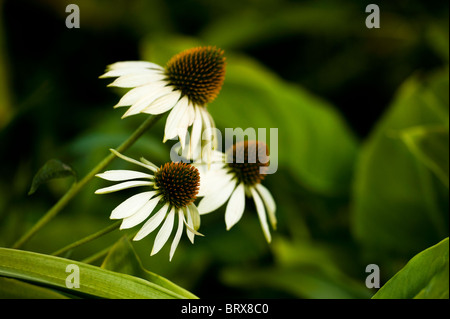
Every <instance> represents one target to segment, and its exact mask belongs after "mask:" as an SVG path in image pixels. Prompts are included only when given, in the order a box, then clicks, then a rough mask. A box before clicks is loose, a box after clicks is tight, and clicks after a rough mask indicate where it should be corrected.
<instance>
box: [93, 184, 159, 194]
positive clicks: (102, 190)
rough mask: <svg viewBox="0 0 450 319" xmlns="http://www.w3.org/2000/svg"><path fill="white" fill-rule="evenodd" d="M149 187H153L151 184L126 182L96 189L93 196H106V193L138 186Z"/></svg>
mask: <svg viewBox="0 0 450 319" xmlns="http://www.w3.org/2000/svg"><path fill="white" fill-rule="evenodd" d="M150 185H153V182H149V181H128V182H123V183H119V184H116V185H113V186H108V187H104V188H100V189H97V190H96V191H95V194H108V193H112V192H117V191H121V190H124V189H127V188H132V187H138V186H150Z"/></svg>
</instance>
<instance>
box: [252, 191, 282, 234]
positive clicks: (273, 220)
mask: <svg viewBox="0 0 450 319" xmlns="http://www.w3.org/2000/svg"><path fill="white" fill-rule="evenodd" d="M256 190H257V191H258V192H259V194H260V195H261V198H262V200H263V202H264V204H265V205H266V208H267V214H268V215H269V220H270V224H271V225H272V227H273V228H274V229H276V228H277V217H276V216H275V211H276V209H277V206H276V204H275V200H274V199H273V197H272V194H271V193H270V192H269V190H268V189H267V188H265V187H264V186H263V185H262V184H256Z"/></svg>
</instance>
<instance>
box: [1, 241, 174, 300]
mask: <svg viewBox="0 0 450 319" xmlns="http://www.w3.org/2000/svg"><path fill="white" fill-rule="evenodd" d="M68 265H75V266H77V267H78V268H79V282H80V287H79V288H72V289H69V288H67V286H66V279H67V277H68V276H69V275H70V273H71V272H66V267H67V266H68ZM0 276H5V277H11V278H15V279H22V280H27V281H30V282H32V283H36V284H39V285H46V286H50V287H51V288H54V289H57V290H60V291H68V292H69V293H71V294H79V295H81V296H85V297H99V298H111V299H146V298H150V299H172V298H181V297H182V296H180V295H179V294H177V293H175V292H173V291H170V290H168V289H166V288H164V287H161V286H159V285H157V284H154V283H152V282H149V281H147V280H144V279H141V278H137V277H133V276H130V275H127V274H120V273H116V272H113V271H110V270H106V269H102V268H100V267H96V266H92V265H88V264H85V263H82V262H78V261H73V260H70V259H65V258H60V257H54V256H48V255H44V254H38V253H34V252H29V251H22V250H15V249H9V248H0Z"/></svg>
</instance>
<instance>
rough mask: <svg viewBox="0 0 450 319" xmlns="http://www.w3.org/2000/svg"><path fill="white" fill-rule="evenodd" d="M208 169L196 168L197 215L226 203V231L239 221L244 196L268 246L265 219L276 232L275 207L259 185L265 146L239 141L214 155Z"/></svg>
mask: <svg viewBox="0 0 450 319" xmlns="http://www.w3.org/2000/svg"><path fill="white" fill-rule="evenodd" d="M213 163H214V164H213V165H212V166H211V168H210V169H206V168H204V167H202V165H200V166H199V168H200V169H202V168H203V170H202V171H201V176H202V177H201V178H202V185H201V187H200V192H199V196H203V198H202V200H201V201H200V202H199V204H198V210H199V213H200V215H203V214H207V213H210V212H212V211H214V210H216V209H218V208H219V207H221V206H222V205H223V204H225V202H226V201H228V204H227V207H226V211H225V224H226V227H227V229H228V230H229V229H230V228H231V227H233V226H234V225H235V224H236V223H237V222H238V221H239V220H240V219H241V217H242V215H243V213H244V210H245V196H246V195H247V196H248V197H252V198H253V200H254V202H255V206H256V211H257V213H258V217H259V221H260V223H261V227H262V230H263V233H264V236H265V238H266V240H267V241H268V242H270V241H271V235H270V230H269V225H268V222H267V216H266V213H267V215H268V217H269V221H270V223H271V225H272V228H274V229H275V228H276V224H277V220H276V216H275V211H276V204H275V201H274V199H273V197H272V195H271V193H270V192H269V190H268V189H267V188H266V187H264V186H263V185H262V184H261V182H262V181H263V180H264V178H265V176H266V174H265V173H266V172H267V166H268V165H269V155H268V149H267V146H266V145H265V144H264V143H262V142H258V141H243V142H238V143H236V144H234V145H233V146H232V147H231V148H230V149H229V150H228V151H227V152H226V153H221V152H217V151H216V152H214V155H213Z"/></svg>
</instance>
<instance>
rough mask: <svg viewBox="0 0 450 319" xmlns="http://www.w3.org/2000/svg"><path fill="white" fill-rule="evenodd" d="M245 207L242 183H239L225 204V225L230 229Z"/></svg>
mask: <svg viewBox="0 0 450 319" xmlns="http://www.w3.org/2000/svg"><path fill="white" fill-rule="evenodd" d="M244 208H245V189H244V184H243V183H240V184H239V185H238V186H237V187H236V189H235V190H234V192H233V194H232V195H231V197H230V200H229V201H228V204H227V209H226V211H225V225H226V226H227V230H230V228H231V227H233V226H234V225H235V224H236V223H237V222H238V221H239V220H240V219H241V217H242V215H243V213H244Z"/></svg>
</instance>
